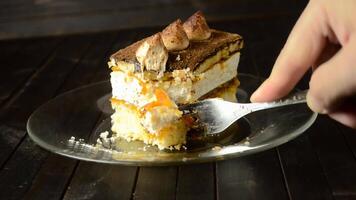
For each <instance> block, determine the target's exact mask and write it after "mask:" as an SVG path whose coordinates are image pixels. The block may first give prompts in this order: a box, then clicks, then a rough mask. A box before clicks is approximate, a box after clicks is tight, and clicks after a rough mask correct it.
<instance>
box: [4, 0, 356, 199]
mask: <svg viewBox="0 0 356 200" xmlns="http://www.w3.org/2000/svg"><path fill="white" fill-rule="evenodd" d="M306 3H307V2H306V0H235V1H233V0H223V1H217V0H207V1H202V0H200V1H194V0H191V1H188V0H186V1H185V0H182V1H174V0H160V1H152V0H150V1H141V0H130V1H123V0H117V1H115V0H102V1H99V0H77V1H74V0H71V1H70V0H57V1H54V0H32V1H30V0H2V1H0V39H1V41H0V199H44V200H48V199H127V200H129V199H153V200H156V199H168V200H171V199H177V200H181V199H182V200H189V199H204V200H205V199H206V200H212V199H221V200H225V199H258V200H260V199H263V200H267V199H271V200H277V199H287V200H288V199H289V200H307V199H310V200H316V199H322V200H324V199H327V200H328V199H330V200H331V199H336V200H349V199H356V133H355V131H354V130H351V129H349V128H347V127H345V126H343V125H341V124H339V123H337V122H335V121H333V120H331V119H329V118H328V117H326V116H318V119H317V120H316V121H315V123H314V124H313V125H312V127H310V128H309V129H308V130H307V131H305V133H303V134H302V135H301V136H299V137H298V138H296V139H294V140H292V141H290V142H288V143H286V144H283V145H281V146H279V147H276V148H273V149H270V150H268V151H264V152H261V153H257V154H254V155H250V156H245V157H241V158H235V159H230V160H226V161H218V162H210V163H204V164H196V165H183V166H170V167H127V166H113V165H105V164H97V163H90V162H83V161H77V160H73V159H69V158H65V157H62V156H58V155H55V154H52V153H49V152H48V151H46V150H43V149H41V148H40V147H38V146H37V145H36V144H35V143H34V142H32V141H31V140H30V138H29V137H28V135H27V131H26V121H27V119H28V117H29V116H30V114H31V113H32V112H33V111H34V110H35V109H36V108H38V106H40V105H42V104H44V103H45V102H47V101H48V100H50V99H52V98H54V97H55V96H57V95H59V94H61V93H63V92H66V91H69V90H72V89H74V88H77V87H80V86H83V85H87V84H90V83H94V82H98V81H102V80H108V78H109V70H108V67H107V64H106V62H107V61H108V57H109V56H110V55H111V54H112V53H114V52H115V51H117V50H118V49H120V48H123V47H125V46H127V45H129V44H130V43H132V42H134V41H137V40H138V39H141V38H143V37H145V36H148V35H150V34H152V33H155V32H157V31H160V30H162V27H163V26H165V25H166V24H168V23H170V22H171V21H173V20H175V19H176V18H182V20H184V19H185V18H186V17H188V16H190V15H191V14H192V13H194V12H195V11H196V10H202V11H203V12H204V13H205V14H206V16H207V19H208V23H209V25H210V27H212V28H216V29H222V30H225V31H231V32H235V33H239V34H241V35H242V36H243V37H244V40H245V47H244V49H243V51H242V56H241V61H240V64H239V73H249V74H253V75H255V76H260V77H267V76H268V75H269V73H270V71H271V67H272V66H273V63H274V61H275V58H276V57H277V55H278V53H279V51H280V50H281V48H282V47H283V44H284V42H285V40H286V38H287V36H288V33H289V32H290V30H291V29H292V27H293V25H294V23H295V22H296V20H297V18H298V16H299V15H300V13H301V12H302V10H303V8H304V7H305V5H306ZM307 87H308V75H307V76H306V77H305V78H304V79H303V80H302V81H301V82H300V83H299V84H298V88H301V89H305V88H307ZM83 117H85V120H86V121H87V122H88V123H87V124H81V125H78V127H76V128H78V129H80V130H82V131H88V132H90V131H92V128H93V127H94V125H95V124H96V123H99V122H100V119H99V120H98V119H97V116H96V114H92V113H91V114H90V113H88V114H87V115H85V116H83ZM49 134H50V133H49Z"/></svg>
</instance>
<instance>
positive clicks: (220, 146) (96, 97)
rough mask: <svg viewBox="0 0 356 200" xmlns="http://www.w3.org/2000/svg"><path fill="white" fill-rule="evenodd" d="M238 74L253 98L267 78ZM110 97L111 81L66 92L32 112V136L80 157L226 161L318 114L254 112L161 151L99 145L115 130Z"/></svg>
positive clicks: (288, 135)
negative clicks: (104, 134)
mask: <svg viewBox="0 0 356 200" xmlns="http://www.w3.org/2000/svg"><path fill="white" fill-rule="evenodd" d="M238 78H239V80H240V82H241V85H240V86H239V89H238V93H237V98H238V100H239V101H240V102H248V99H249V96H250V95H251V93H252V92H253V91H254V90H255V89H256V88H257V87H258V86H259V85H260V84H261V82H262V80H261V79H259V78H257V77H255V76H252V75H248V74H239V77H238ZM110 96H111V86H110V83H109V82H108V81H105V82H99V83H95V84H92V85H88V86H85V87H81V88H78V89H75V90H72V91H69V92H67V93H64V94H62V95H60V96H58V97H56V98H54V99H52V100H50V101H49V102H47V103H46V104H44V105H42V106H41V107H39V108H38V109H37V110H36V111H35V112H34V113H33V114H32V115H31V116H30V118H29V120H28V122H27V130H28V133H29V136H30V137H31V139H32V140H33V141H35V142H36V143H37V144H38V145H39V146H41V147H43V148H45V149H47V150H49V151H52V152H54V153H57V154H60V155H63V156H67V157H71V158H75V159H80V160H86V161H93V162H101V163H110V164H122V165H141V166H142V165H171V164H184V163H196V162H207V161H215V160H223V159H227V158H233V157H238V156H243V155H248V154H252V153H257V152H260V151H264V150H267V149H270V148H273V147H276V146H278V145H280V144H283V143H285V142H287V141H289V140H291V139H293V138H295V137H297V136H298V135H300V134H301V133H303V132H304V131H305V130H306V129H307V128H308V127H310V126H311V124H312V123H313V122H314V121H315V119H316V117H317V114H315V113H313V112H312V111H310V110H309V109H308V107H307V106H306V105H305V104H299V105H292V106H286V107H280V108H275V109H270V110H265V111H260V112H256V113H252V114H250V115H248V116H247V117H245V118H243V119H241V120H239V121H237V122H236V123H235V124H233V125H232V126H231V127H229V128H228V129H227V130H226V131H224V132H223V133H221V134H219V135H216V136H213V137H208V138H198V137H192V136H188V140H187V144H186V149H182V150H179V151H178V150H174V151H173V150H164V151H160V150H158V148H156V147H154V146H149V145H145V144H143V143H142V142H139V141H132V142H127V141H125V140H119V141H118V142H117V143H116V145H111V146H112V147H114V148H103V147H100V148H99V147H95V144H96V141H97V139H98V138H99V135H100V133H101V132H103V131H110V126H111V122H110V114H111V113H112V112H113V111H112V110H111V106H110V103H109V98H110ZM110 134H111V133H110ZM72 137H74V138H75V139H74V138H72ZM71 138H72V139H71ZM107 145H109V146H110V144H107Z"/></svg>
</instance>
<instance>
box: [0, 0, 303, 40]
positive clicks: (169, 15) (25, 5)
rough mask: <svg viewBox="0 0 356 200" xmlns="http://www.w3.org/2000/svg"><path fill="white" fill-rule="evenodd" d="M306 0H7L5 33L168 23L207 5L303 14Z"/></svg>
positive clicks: (227, 14) (231, 13)
mask: <svg viewBox="0 0 356 200" xmlns="http://www.w3.org/2000/svg"><path fill="white" fill-rule="evenodd" d="M305 4H306V1H305V0H285V1H283V0H221V1H217V0H147V1H144V0H2V1H0V39H9V38H18V37H34V36H47V35H63V34H73V33H88V32H100V31H108V30H121V29H127V28H136V27H152V26H157V25H165V24H168V23H170V22H172V21H173V20H175V19H177V18H182V19H185V18H187V17H188V16H190V15H191V14H192V13H194V12H195V11H197V10H201V11H203V12H204V13H205V15H206V16H207V19H208V20H209V21H210V22H212V21H221V20H227V19H229V20H237V19H246V18H260V17H264V16H284V15H297V14H299V13H300V12H301V9H302V8H303V7H304V6H305Z"/></svg>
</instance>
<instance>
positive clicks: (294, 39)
mask: <svg viewBox="0 0 356 200" xmlns="http://www.w3.org/2000/svg"><path fill="white" fill-rule="evenodd" d="M310 67H313V70H314V72H313V74H312V77H311V80H310V82H309V92H308V94H307V103H308V106H309V107H310V108H311V109H312V110H313V111H315V112H318V113H322V114H328V115H329V116H330V117H332V118H334V119H335V120H337V121H339V122H341V123H343V124H345V125H347V126H350V127H352V128H356V1H355V0H343V1H334V0H311V1H310V2H309V3H308V5H307V7H306V8H305V10H304V11H303V13H302V15H301V16H300V18H299V19H298V21H297V23H296V24H295V26H294V28H293V30H292V32H291V34H290V35H289V37H288V40H287V42H286V44H285V46H284V47H283V49H282V51H281V53H280V55H279V56H278V58H277V60H276V62H275V64H274V67H273V70H272V72H271V75H270V77H269V78H268V79H267V80H266V81H265V82H264V83H263V84H262V85H261V86H260V87H259V88H258V89H257V90H256V91H255V93H254V94H253V95H252V96H251V101H253V102H261V101H272V100H275V99H278V98H281V97H283V96H285V95H286V94H288V93H289V92H290V91H291V90H292V89H293V88H294V87H295V85H296V84H297V82H298V81H299V80H300V79H301V78H302V76H303V75H304V74H305V73H306V71H308V69H309V68H310Z"/></svg>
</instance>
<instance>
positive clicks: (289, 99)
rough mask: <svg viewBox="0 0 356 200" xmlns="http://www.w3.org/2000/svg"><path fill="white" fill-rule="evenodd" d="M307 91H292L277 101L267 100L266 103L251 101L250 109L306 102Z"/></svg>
mask: <svg viewBox="0 0 356 200" xmlns="http://www.w3.org/2000/svg"><path fill="white" fill-rule="evenodd" d="M307 93H308V90H303V91H298V92H295V93H292V94H290V95H288V96H286V97H284V98H282V99H280V100H277V101H272V102H266V103H251V105H250V106H251V107H249V109H250V110H251V111H258V110H264V109H268V108H276V107H281V106H286V105H292V104H299V103H306V96H307Z"/></svg>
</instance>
